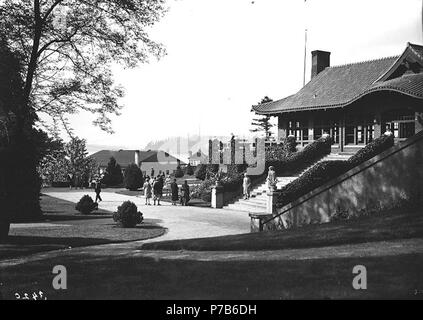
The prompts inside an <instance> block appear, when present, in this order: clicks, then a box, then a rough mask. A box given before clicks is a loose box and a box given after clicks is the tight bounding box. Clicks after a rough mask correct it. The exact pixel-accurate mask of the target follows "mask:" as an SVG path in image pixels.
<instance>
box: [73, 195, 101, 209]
mask: <svg viewBox="0 0 423 320" xmlns="http://www.w3.org/2000/svg"><path fill="white" fill-rule="evenodd" d="M75 209H76V210H78V211H79V212H81V213H82V214H90V213H91V212H93V211H94V210H97V209H98V204H97V203H95V202H94V200H93V198H91V197H90V196H89V195H87V194H86V195H85V196H83V197H82V198H81V199H80V200H79V202H78V203H77V204H76V206H75Z"/></svg>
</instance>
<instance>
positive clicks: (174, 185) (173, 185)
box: [170, 179, 179, 206]
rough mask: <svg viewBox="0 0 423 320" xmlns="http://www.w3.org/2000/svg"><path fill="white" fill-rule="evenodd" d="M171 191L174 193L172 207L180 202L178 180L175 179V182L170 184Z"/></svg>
mask: <svg viewBox="0 0 423 320" xmlns="http://www.w3.org/2000/svg"><path fill="white" fill-rule="evenodd" d="M170 190H171V191H172V206H176V201H178V200H179V194H178V191H179V190H178V184H177V183H176V179H173V182H172V183H171V184H170Z"/></svg>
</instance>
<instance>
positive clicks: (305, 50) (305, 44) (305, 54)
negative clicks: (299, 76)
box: [303, 0, 307, 87]
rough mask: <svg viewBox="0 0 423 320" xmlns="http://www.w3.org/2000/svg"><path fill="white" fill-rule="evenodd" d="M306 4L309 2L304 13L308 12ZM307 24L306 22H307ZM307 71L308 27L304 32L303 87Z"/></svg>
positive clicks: (305, 0)
mask: <svg viewBox="0 0 423 320" xmlns="http://www.w3.org/2000/svg"><path fill="white" fill-rule="evenodd" d="M306 2H307V0H304V12H306V10H305V9H306ZM305 23H306V22H305ZM306 69H307V25H306V28H305V31H304V73H303V87H304V86H305V84H306Z"/></svg>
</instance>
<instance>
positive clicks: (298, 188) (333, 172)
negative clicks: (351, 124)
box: [277, 135, 394, 207]
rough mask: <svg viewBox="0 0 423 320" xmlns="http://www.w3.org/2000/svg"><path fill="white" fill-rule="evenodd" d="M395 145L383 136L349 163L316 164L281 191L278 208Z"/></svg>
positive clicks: (359, 152)
mask: <svg viewBox="0 0 423 320" xmlns="http://www.w3.org/2000/svg"><path fill="white" fill-rule="evenodd" d="M393 145H394V138H393V136H392V135H390V136H386V135H383V136H381V137H380V138H377V139H375V140H374V141H372V142H371V143H369V144H367V145H366V146H365V147H364V148H362V149H361V150H360V151H358V152H357V153H356V154H355V155H354V156H352V157H351V158H350V159H348V160H347V161H341V160H340V161H323V162H320V163H318V164H316V165H315V166H313V167H312V168H310V169H309V170H307V171H306V172H305V173H304V174H303V175H301V177H299V178H298V179H296V180H294V181H292V182H291V183H289V184H287V185H286V186H284V187H283V188H282V189H281V195H280V196H279V198H278V201H277V207H283V206H285V205H287V204H288V203H290V202H292V201H295V200H297V199H298V198H300V197H301V196H303V195H305V194H307V193H309V192H310V191H312V190H314V189H316V188H318V187H320V186H321V185H323V184H325V183H326V182H328V181H330V180H332V179H334V178H336V177H338V176H340V175H341V174H343V173H345V172H347V171H349V170H350V169H352V168H354V167H356V166H358V165H360V164H362V163H363V162H365V161H367V160H369V159H371V158H373V157H375V156H376V155H378V154H380V153H381V152H383V151H385V150H387V149H388V148H390V147H392V146H393Z"/></svg>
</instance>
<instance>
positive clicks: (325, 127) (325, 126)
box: [313, 119, 339, 143]
mask: <svg viewBox="0 0 423 320" xmlns="http://www.w3.org/2000/svg"><path fill="white" fill-rule="evenodd" d="M324 134H328V135H330V136H331V137H332V139H333V142H334V143H339V125H338V122H336V121H333V120H327V119H316V120H315V122H314V128H313V139H314V140H317V139H319V138H321V137H322V136H323V135H324Z"/></svg>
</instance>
